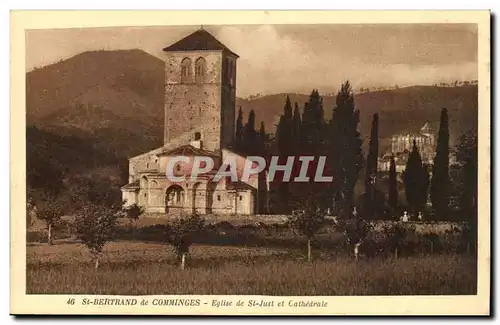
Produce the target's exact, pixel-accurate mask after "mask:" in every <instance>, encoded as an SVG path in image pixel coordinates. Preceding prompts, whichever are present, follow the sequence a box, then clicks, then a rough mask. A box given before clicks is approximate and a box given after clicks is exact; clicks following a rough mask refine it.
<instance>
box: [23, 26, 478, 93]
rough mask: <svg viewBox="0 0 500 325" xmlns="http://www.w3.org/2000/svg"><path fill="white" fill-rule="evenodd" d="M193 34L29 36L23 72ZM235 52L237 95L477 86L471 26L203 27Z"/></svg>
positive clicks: (141, 31) (176, 30)
mask: <svg viewBox="0 0 500 325" xmlns="http://www.w3.org/2000/svg"><path fill="white" fill-rule="evenodd" d="M198 28H200V26H167V27H110V28H88V29H77V28H73V29H51V30H29V31H27V32H26V68H27V70H28V71H29V70H31V69H33V68H34V67H42V66H45V65H48V64H51V63H54V62H57V61H59V60H61V59H66V58H69V57H72V56H74V55H76V54H79V53H81V52H84V51H89V50H102V49H104V50H117V49H142V50H144V51H145V52H148V53H150V54H152V55H154V56H157V57H159V58H163V53H162V48H164V47H166V46H168V45H170V44H172V43H174V42H176V41H178V40H179V39H181V38H183V37H185V36H187V35H189V34H190V33H191V32H194V31H195V30H197V29H198ZM203 28H204V29H206V30H208V31H209V32H210V33H212V35H214V36H215V37H216V38H217V39H219V40H220V41H221V42H222V43H224V44H225V45H226V46H227V47H229V48H230V49H231V50H232V51H233V52H236V53H237V54H238V55H239V56H240V58H239V59H238V66H237V95H238V96H240V97H247V96H249V95H253V94H263V95H264V94H274V93H282V92H298V93H309V92H310V91H311V90H312V89H318V90H319V91H320V92H322V93H329V92H336V91H337V90H338V88H339V87H340V84H341V83H342V82H343V81H345V80H349V81H350V82H351V83H352V85H353V87H354V88H355V89H359V88H360V87H379V86H382V87H390V86H395V85H398V86H400V87H401V86H409V85H425V84H434V83H439V82H450V81H454V80H474V79H477V75H478V70H477V43H478V40H477V27H476V25H473V24H426V25H422V24H397V25H392V24H377V25H374V24H371V25H367V24H364V25H351V24H338V25H334V24H324V25H226V26H203Z"/></svg>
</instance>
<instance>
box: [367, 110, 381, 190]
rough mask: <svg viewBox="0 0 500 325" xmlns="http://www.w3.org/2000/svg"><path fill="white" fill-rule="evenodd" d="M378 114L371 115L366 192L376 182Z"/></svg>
mask: <svg viewBox="0 0 500 325" xmlns="http://www.w3.org/2000/svg"><path fill="white" fill-rule="evenodd" d="M377 158H378V114H376V113H375V114H373V120H372V129H371V134H370V143H369V149H368V156H367V157H366V168H365V170H366V175H365V186H366V189H367V192H370V191H371V189H373V187H371V185H372V182H374V181H376V178H375V177H376V175H377V169H378V168H377V167H378V166H377V165H378V161H377ZM373 185H374V184H373Z"/></svg>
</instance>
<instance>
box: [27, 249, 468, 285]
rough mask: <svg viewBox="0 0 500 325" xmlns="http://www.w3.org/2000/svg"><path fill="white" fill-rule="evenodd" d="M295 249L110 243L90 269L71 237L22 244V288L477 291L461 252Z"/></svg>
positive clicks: (88, 260)
mask: <svg viewBox="0 0 500 325" xmlns="http://www.w3.org/2000/svg"><path fill="white" fill-rule="evenodd" d="M314 253H316V254H315V255H314V261H313V262H312V263H307V262H306V261H305V260H304V254H303V252H301V251H297V250H280V249H270V248H245V247H231V246H226V247H219V246H208V245H194V246H193V247H192V250H191V255H190V257H189V261H188V268H187V269H186V270H184V271H181V270H180V269H179V267H178V266H177V265H176V264H175V255H174V253H173V251H172V250H171V248H170V246H166V245H163V244H157V243H141V242H128V241H124V242H114V243H110V244H108V245H107V246H106V249H105V255H104V256H103V258H102V260H101V266H100V267H99V269H97V270H95V269H94V268H93V263H92V260H91V256H90V254H89V253H88V251H87V250H86V249H85V247H83V246H81V245H79V244H75V243H61V242H60V243H57V244H56V245H53V246H48V245H47V244H35V245H30V246H28V247H27V293H43V294H50V293H73V294H120V295H141V294H165V295H168V294H214V295H217V294H221V295H233V294H243V295H252V294H258V295H410V294H411V295H416V294H421V295H429V294H449V295H452V294H475V291H476V263H475V261H474V259H473V258H472V257H469V256H466V255H430V256H415V257H408V258H400V259H397V260H394V259H372V260H360V261H358V262H356V261H354V260H353V259H352V258H349V257H347V256H342V255H332V254H330V255H328V254H326V253H321V254H320V253H319V252H314Z"/></svg>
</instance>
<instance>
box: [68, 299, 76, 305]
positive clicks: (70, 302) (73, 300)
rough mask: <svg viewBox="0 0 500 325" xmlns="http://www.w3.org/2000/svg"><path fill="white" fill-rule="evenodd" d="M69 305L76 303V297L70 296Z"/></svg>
mask: <svg viewBox="0 0 500 325" xmlns="http://www.w3.org/2000/svg"><path fill="white" fill-rule="evenodd" d="M66 303H67V304H68V305H74V304H75V298H69V299H68V301H67V302H66Z"/></svg>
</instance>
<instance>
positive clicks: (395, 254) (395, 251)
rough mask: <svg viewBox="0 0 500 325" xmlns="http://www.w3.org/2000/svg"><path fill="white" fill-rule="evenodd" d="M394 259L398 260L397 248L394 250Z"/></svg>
mask: <svg viewBox="0 0 500 325" xmlns="http://www.w3.org/2000/svg"><path fill="white" fill-rule="evenodd" d="M394 258H395V259H398V248H397V247H396V248H395V249H394Z"/></svg>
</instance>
